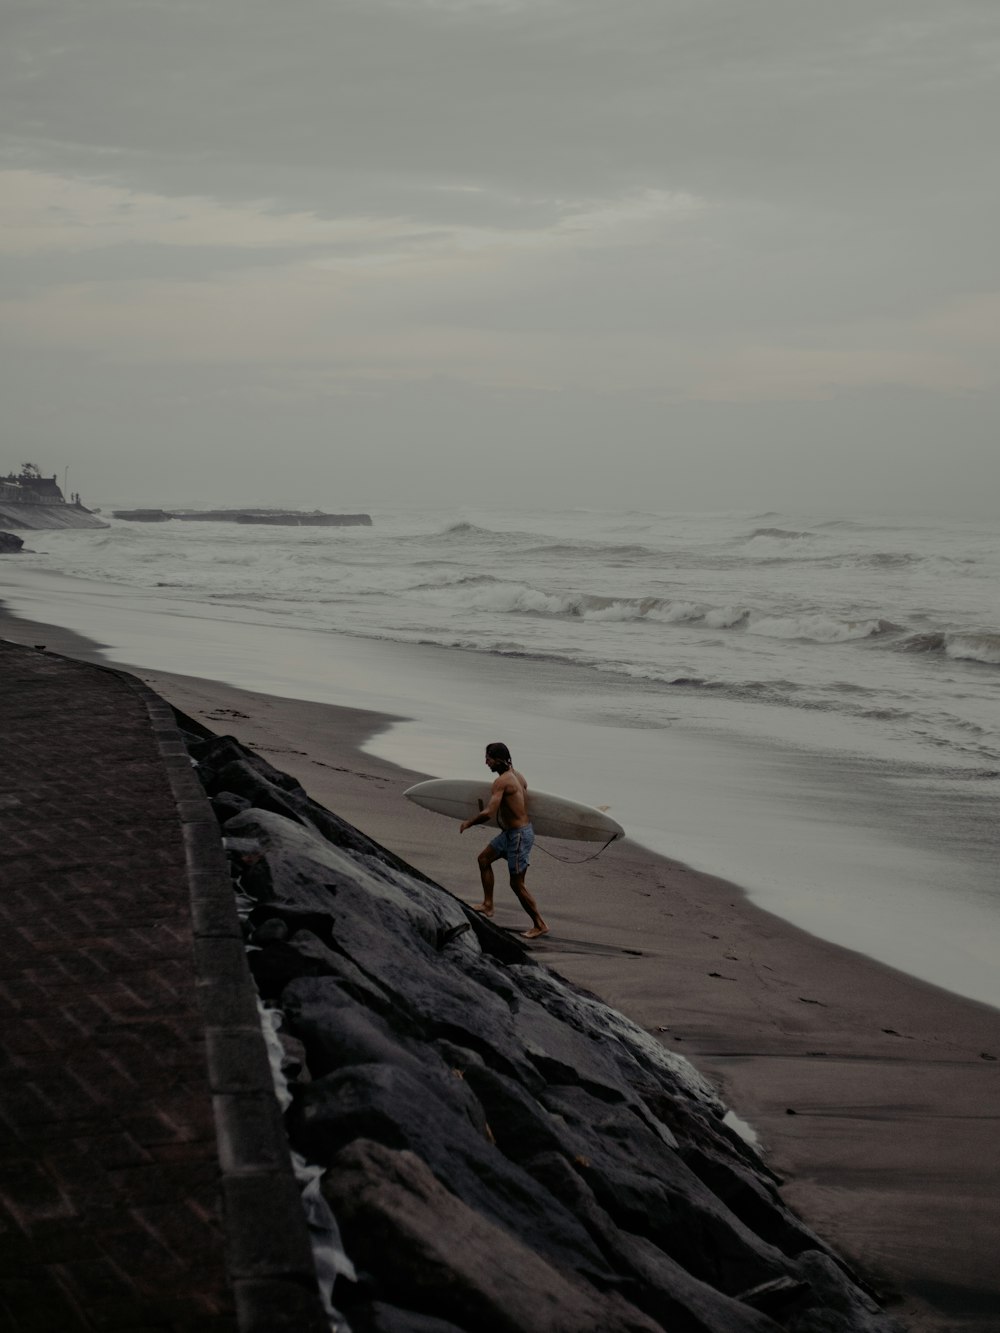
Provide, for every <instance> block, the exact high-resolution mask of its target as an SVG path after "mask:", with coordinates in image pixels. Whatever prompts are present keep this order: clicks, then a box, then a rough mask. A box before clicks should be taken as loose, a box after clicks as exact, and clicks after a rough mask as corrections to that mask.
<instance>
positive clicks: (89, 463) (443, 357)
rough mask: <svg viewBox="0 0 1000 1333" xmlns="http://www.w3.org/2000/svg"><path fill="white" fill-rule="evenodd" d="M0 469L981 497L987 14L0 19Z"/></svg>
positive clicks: (822, 496) (649, 500)
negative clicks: (0, 407)
mask: <svg viewBox="0 0 1000 1333" xmlns="http://www.w3.org/2000/svg"><path fill="white" fill-rule="evenodd" d="M2 27H3V33H2V36H3V40H2V42H0V113H2V114H0V126H2V127H3V133H2V137H0V149H2V157H0V169H2V177H0V213H2V223H3V227H2V232H0V340H2V343H0V351H2V357H0V376H2V381H0V383H2V391H3V402H4V417H5V427H6V429H5V430H4V433H3V437H4V450H3V454H4V455H5V457H0V471H5V470H6V468H7V466H12V467H14V466H17V465H19V464H20V463H21V462H22V461H25V460H32V461H35V462H37V463H38V464H39V465H40V466H41V467H42V470H43V471H44V472H47V473H50V474H51V473H53V472H58V474H59V477H60V481H61V480H62V477H63V470H64V469H65V468H66V467H68V468H69V488H70V489H71V490H74V489H79V490H81V491H82V492H83V493H84V498H85V500H87V499H89V500H92V501H94V502H98V501H99V500H100V498H101V497H107V498H123V497H130V498H132V499H135V500H137V501H143V502H148V503H162V502H169V501H171V500H178V499H184V500H191V499H195V498H197V497H198V496H201V497H203V498H204V499H206V500H210V501H215V502H218V501H224V500H227V499H230V500H232V501H234V502H250V501H254V500H257V501H260V500H263V499H265V498H272V499H274V500H276V501H278V502H282V503H309V504H310V505H316V506H320V507H324V508H336V507H348V508H356V507H365V508H374V509H377V507H378V505H379V504H393V505H396V504H402V503H406V502H407V501H412V502H414V503H419V504H421V505H441V506H444V505H450V504H456V505H462V504H476V505H479V504H484V505H492V504H497V505H499V506H502V507H503V509H504V512H505V513H506V514H508V515H509V514H510V513H511V510H512V508H513V509H516V507H517V506H518V505H519V504H522V505H526V506H528V507H545V506H547V505H553V506H557V507H565V506H569V505H594V506H604V505H608V506H625V507H640V508H645V509H664V510H669V509H721V508H733V507H736V508H749V509H780V508H788V507H796V508H800V509H801V508H805V509H809V510H824V511H826V510H830V509H840V510H844V509H850V510H855V511H860V510H891V511H900V510H906V509H915V510H923V511H935V510H940V511H943V512H947V513H961V512H968V513H970V514H974V515H980V516H982V515H991V514H993V513H995V511H996V503H997V496H998V494H1000V430H998V424H1000V414H998V407H1000V385H998V370H1000V276H998V254H1000V248H998V236H1000V216H998V214H1000V210H998V207H997V202H998V194H1000V172H998V169H997V138H998V127H1000V92H998V77H1000V4H998V3H997V0H280V3H279V0H270V2H267V0H86V3H80V2H79V0H7V2H6V4H5V5H4V7H3V17H2Z"/></svg>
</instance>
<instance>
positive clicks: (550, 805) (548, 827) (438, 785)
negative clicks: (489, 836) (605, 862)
mask: <svg viewBox="0 0 1000 1333" xmlns="http://www.w3.org/2000/svg"><path fill="white" fill-rule="evenodd" d="M492 793H493V783H492V782H475V781H472V780H471V779H470V780H468V781H467V780H465V779H464V778H432V779H431V780H430V781H429V782H418V783H417V784H416V786H415V787H409V788H407V790H406V791H404V792H403V795H404V796H405V797H406V798H407V800H409V801H413V802H414V803H415V804H416V805H420V806H423V808H424V809H425V810H433V811H434V812H435V813H436V814H439V815H447V816H448V817H449V818H450V819H471V818H472V816H473V815H475V814H477V813H478V812H479V811H480V810H482V809H483V807H484V806H485V805H486V804H487V802H488V801H489V799H490V796H491V795H492ZM528 818H529V819H530V820H531V823H532V825H533V826H534V830H535V832H536V833H537V834H538V835H539V837H542V838H567V839H569V840H571V841H573V842H611V841H613V840H614V839H615V838H623V837H624V836H625V830H624V829H623V828H622V826H621V824H619V823H617V822H616V821H615V820H614V819H612V818H611V817H610V815H606V814H605V813H604V811H603V810H595V809H594V808H593V806H590V805H581V804H580V803H579V801H567V800H566V799H565V798H564V797H562V796H550V795H549V794H548V792H544V791H533V790H531V789H529V791H528ZM491 823H492V824H493V825H494V826H496V827H500V825H499V823H498V821H497V820H496V819H495V818H494V819H493V820H492V821H491Z"/></svg>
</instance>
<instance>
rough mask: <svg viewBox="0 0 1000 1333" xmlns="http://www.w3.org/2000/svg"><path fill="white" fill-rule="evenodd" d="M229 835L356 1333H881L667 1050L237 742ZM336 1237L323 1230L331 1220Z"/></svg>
mask: <svg viewBox="0 0 1000 1333" xmlns="http://www.w3.org/2000/svg"><path fill="white" fill-rule="evenodd" d="M180 720H181V725H182V728H184V729H185V730H186V731H188V735H187V741H188V744H189V749H190V752H191V755H192V758H193V759H194V760H195V761H196V764H197V772H198V774H199V776H200V777H201V780H202V782H203V784H204V786H205V789H206V791H207V793H208V795H209V796H210V798H211V800H212V804H213V806H214V808H215V811H216V814H217V816H218V818H219V820H220V823H221V826H222V833H223V836H224V838H225V842H226V846H227V849H228V853H229V858H230V863H231V866H232V869H233V875H234V881H235V887H236V892H237V894H238V904H239V907H240V911H241V916H242V918H243V921H244V929H245V932H246V937H247V945H248V950H249V953H248V958H249V964H250V968H251V971H252V973H253V976H254V978H255V981H256V984H257V986H258V988H259V992H260V996H261V998H262V1001H263V1003H264V1005H265V1006H267V1007H269V1008H270V1009H273V1010H276V1011H279V1013H280V1025H281V1026H280V1042H281V1052H282V1054H281V1058H280V1063H281V1067H282V1076H281V1077H280V1078H279V1091H280V1093H281V1094H282V1095H283V1097H284V1099H285V1101H286V1102H287V1110H286V1112H285V1122H286V1126H287V1131H288V1135H289V1139H290V1142H291V1145H292V1147H293V1149H294V1150H295V1151H296V1152H297V1153H299V1154H301V1155H302V1156H303V1157H304V1158H306V1159H307V1160H308V1161H309V1162H311V1163H314V1164H317V1165H318V1167H319V1168H320V1169H321V1172H322V1174H321V1176H320V1177H319V1178H320V1181H321V1189H322V1194H323V1196H324V1198H325V1200H326V1202H327V1203H328V1205H329V1208H330V1210H331V1211H332V1214H333V1216H334V1218H335V1219H336V1225H335V1227H334V1233H335V1232H336V1227H337V1226H339V1233H340V1241H339V1243H336V1244H334V1245H333V1247H332V1251H331V1247H330V1245H329V1244H328V1245H327V1247H326V1253H327V1257H328V1260H329V1255H330V1253H331V1252H332V1253H333V1255H334V1259H333V1261H332V1262H326V1263H325V1265H320V1267H321V1268H324V1267H325V1269H326V1270H327V1271H328V1272H329V1273H330V1275H331V1276H332V1277H333V1279H334V1280H333V1284H332V1300H333V1305H334V1306H335V1307H336V1309H337V1310H339V1311H341V1312H342V1314H341V1315H340V1316H338V1318H339V1319H340V1320H341V1321H342V1325H343V1326H349V1327H350V1329H352V1330H353V1333H456V1330H470V1333H471V1330H476V1333H481V1331H484V1333H493V1331H495V1333H585V1331H587V1330H593V1333H598V1330H600V1333H626V1330H627V1331H628V1333H639V1331H640V1330H657V1329H667V1330H670V1331H671V1333H688V1331H690V1333H776V1331H777V1330H779V1329H784V1330H787V1331H788V1333H888V1331H889V1330H891V1329H892V1328H893V1327H894V1326H893V1325H892V1324H891V1322H890V1321H889V1320H888V1319H887V1318H886V1317H885V1315H884V1314H883V1313H882V1312H881V1310H880V1308H879V1306H878V1304H877V1303H876V1301H875V1300H874V1299H873V1297H872V1294H871V1293H870V1292H868V1291H867V1290H866V1289H865V1288H864V1285H863V1284H862V1283H861V1282H860V1281H859V1279H858V1278H857V1277H856V1276H855V1275H853V1274H852V1273H851V1272H850V1271H849V1270H848V1268H847V1267H846V1265H845V1264H844V1263H843V1262H842V1261H841V1260H840V1259H839V1258H838V1257H837V1256H836V1255H835V1254H833V1253H832V1252H831V1251H830V1249H829V1248H828V1247H827V1246H826V1245H825V1244H824V1243H823V1242H822V1241H821V1240H820V1239H819V1238H818V1237H817V1236H816V1235H814V1234H813V1233H812V1232H810V1230H809V1229H808V1228H807V1227H806V1226H804V1225H803V1223H802V1222H801V1221H800V1220H799V1219H797V1218H796V1217H795V1216H794V1215H793V1214H792V1213H791V1212H790V1211H789V1210H788V1209H787V1208H786V1207H785V1206H784V1205H783V1203H782V1201H781V1198H780V1195H779V1192H778V1183H779V1182H777V1181H776V1179H775V1177H774V1176H773V1174H772V1173H771V1172H770V1171H769V1169H768V1167H767V1165H766V1164H765V1162H764V1161H763V1160H762V1159H761V1158H760V1157H759V1156H758V1154H757V1153H756V1152H755V1151H754V1150H753V1149H752V1148H750V1147H749V1146H748V1145H747V1144H746V1143H745V1142H744V1141H743V1140H742V1139H741V1138H739V1137H738V1136H737V1135H736V1134H735V1133H734V1132H733V1131H732V1130H731V1129H730V1128H729V1127H728V1125H727V1124H725V1123H724V1122H723V1115H724V1107H723V1106H722V1105H721V1103H720V1101H719V1099H718V1097H717V1096H716V1094H715V1092H714V1091H713V1089H712V1088H711V1087H710V1086H709V1085H708V1084H707V1083H706V1081H705V1080H704V1079H703V1078H702V1077H701V1076H700V1075H699V1074H698V1073H697V1071H696V1070H695V1069H694V1068H693V1067H692V1066H691V1065H690V1064H689V1063H688V1062H687V1061H685V1060H684V1059H683V1058H681V1057H679V1056H678V1055H676V1054H675V1053H673V1052H672V1051H669V1050H667V1049H666V1048H665V1047H664V1046H662V1045H661V1044H660V1042H658V1041H657V1040H656V1039H655V1038H653V1037H652V1036H651V1035H650V1034H648V1033H647V1032H645V1031H643V1030H642V1029H641V1028H639V1027H637V1026H636V1025H635V1024H633V1023H632V1022H630V1021H629V1020H628V1019H627V1018H625V1017H624V1016H623V1015H622V1014H620V1013H617V1012H616V1011H614V1010H612V1009H610V1008H609V1007H608V1006H606V1005H604V1004H603V1003H601V1002H600V1001H599V1000H598V999H596V998H595V997H594V996H592V995H589V994H586V993H584V992H582V991H580V990H579V989H577V988H575V987H573V986H571V985H570V984H569V983H567V982H566V981H564V980H562V979H561V978H560V977H559V976H558V975H556V974H555V973H553V972H551V971H549V970H547V969H546V968H544V967H542V966H539V965H537V964H536V963H535V962H533V961H532V958H531V956H530V954H529V953H528V952H527V951H526V950H525V949H524V948H522V947H521V945H520V943H519V942H518V941H516V940H515V939H513V938H511V937H510V936H508V935H507V934H505V933H504V932H502V931H500V930H497V929H495V928H494V927H493V926H492V925H491V924H490V923H489V922H488V921H485V920H484V919H483V918H481V917H480V916H478V915H477V914H476V913H474V912H472V911H471V910H470V909H468V908H466V907H465V906H464V904H462V903H461V902H459V901H458V900H457V899H456V898H454V897H452V896H451V895H450V894H448V893H447V892H446V891H444V890H443V889H441V888H440V887H439V886H438V885H436V884H434V883H432V882H431V881H430V880H428V879H427V878H426V877H425V876H423V875H422V874H420V872H418V871H416V870H414V869H412V868H411V867H409V866H407V865H406V864H405V863H404V862H403V861H401V860H400V859H399V858H398V857H396V856H394V855H393V854H392V853H391V852H389V851H387V850H386V849H385V848H383V847H381V846H379V845H378V844H376V843H374V842H373V841H371V840H370V839H369V838H367V837H366V836H365V835H364V834H363V833H361V832H359V831H358V830H357V829H355V828H354V827H352V826H351V825H349V824H347V823H345V822H344V821H343V820H341V819H339V818H338V817H337V816H336V815H334V814H332V813H331V812H330V811H328V810H326V809H324V808H323V807H321V806H319V805H318V804H316V803H315V802H314V801H312V800H311V799H310V798H309V796H308V795H307V794H306V792H305V791H304V790H303V789H302V788H301V787H300V786H299V785H298V783H296V782H295V781H294V779H292V778H290V777H288V776H287V775H285V774H282V773H280V772H278V771H277V770H276V769H274V768H272V767H271V766H270V765H268V764H267V763H266V762H264V761H263V760H262V759H261V758H260V757H259V756H257V755H255V754H253V753H252V752H250V751H248V750H246V749H244V748H243V747H241V746H240V745H239V744H238V743H237V742H236V741H234V740H233V739H232V738H229V737H214V736H212V735H211V734H210V733H206V732H204V729H200V728H198V727H197V726H196V725H195V724H192V723H190V722H189V720H188V719H184V718H181V719H180ZM328 1234H329V1233H328Z"/></svg>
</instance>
